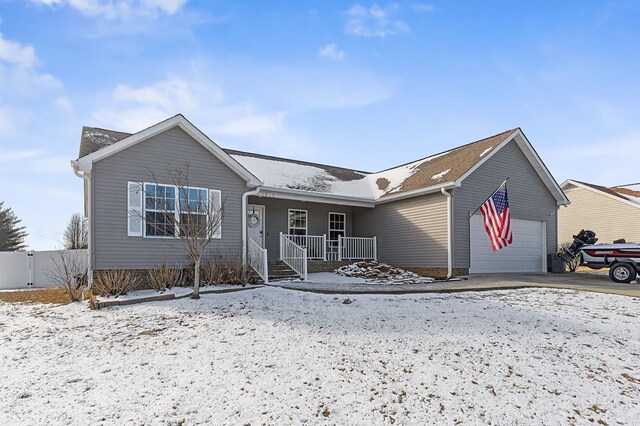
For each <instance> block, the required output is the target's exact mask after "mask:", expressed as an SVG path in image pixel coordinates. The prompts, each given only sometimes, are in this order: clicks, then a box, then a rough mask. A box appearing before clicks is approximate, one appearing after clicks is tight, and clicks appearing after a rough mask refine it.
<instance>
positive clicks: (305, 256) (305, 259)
mask: <svg viewBox="0 0 640 426" xmlns="http://www.w3.org/2000/svg"><path fill="white" fill-rule="evenodd" d="M302 257H303V258H304V264H303V265H302V268H303V271H304V274H303V276H304V281H306V280H307V249H306V248H304V249H302Z"/></svg>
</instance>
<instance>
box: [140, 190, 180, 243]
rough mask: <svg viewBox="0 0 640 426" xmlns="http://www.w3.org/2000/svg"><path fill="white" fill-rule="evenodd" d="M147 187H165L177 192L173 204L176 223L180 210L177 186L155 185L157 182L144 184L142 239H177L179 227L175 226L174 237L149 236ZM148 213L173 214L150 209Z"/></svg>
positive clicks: (169, 211)
mask: <svg viewBox="0 0 640 426" xmlns="http://www.w3.org/2000/svg"><path fill="white" fill-rule="evenodd" d="M147 185H153V186H155V187H158V186H164V187H169V188H173V190H174V191H175V192H174V194H175V195H176V197H174V201H173V202H174V204H173V219H174V223H177V222H176V217H177V215H176V213H177V210H178V199H177V194H178V189H177V188H176V186H175V185H166V184H163V183H155V182H142V188H143V190H142V231H143V232H142V237H143V238H152V239H154V238H160V239H162V238H176V236H177V232H178V231H177V229H178V228H177V227H176V225H175V224H174V225H173V236H172V235H147ZM148 211H150V212H155V213H167V214H169V213H171V210H159V209H148Z"/></svg>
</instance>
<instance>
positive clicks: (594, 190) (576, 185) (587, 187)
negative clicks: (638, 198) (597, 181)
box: [560, 179, 640, 209]
mask: <svg viewBox="0 0 640 426" xmlns="http://www.w3.org/2000/svg"><path fill="white" fill-rule="evenodd" d="M568 185H573V186H575V187H578V188H580V189H588V190H589V191H591V192H595V193H596V194H599V195H603V196H605V197H608V198H611V199H612V200H616V201H620V202H621V203H624V204H628V205H630V206H633V207H636V208H639V209H640V204H636V203H634V202H633V201H631V200H626V199H623V198H619V197H616V196H615V195H611V194H607V193H606V192H603V191H600V190H599V189H597V188H593V187H591V186H589V185H584V184H582V183H580V182H576V181H575V180H572V179H567V180H565V181H564V182H562V185H560V187H561V188H562V189H566V186H568ZM568 191H571V189H568Z"/></svg>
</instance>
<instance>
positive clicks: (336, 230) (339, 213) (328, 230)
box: [327, 212, 347, 241]
mask: <svg viewBox="0 0 640 426" xmlns="http://www.w3.org/2000/svg"><path fill="white" fill-rule="evenodd" d="M331 215H339V216H342V218H343V221H342V223H343V224H344V229H334V228H332V227H331ZM331 231H334V232H340V231H342V236H343V237H346V236H347V214H346V213H343V212H329V214H328V215H327V241H338V240H337V239H335V240H332V239H331Z"/></svg>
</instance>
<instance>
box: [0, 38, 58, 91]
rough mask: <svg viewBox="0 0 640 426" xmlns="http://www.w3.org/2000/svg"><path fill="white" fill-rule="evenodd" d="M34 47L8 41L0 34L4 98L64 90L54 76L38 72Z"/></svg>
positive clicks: (0, 79) (0, 83)
mask: <svg viewBox="0 0 640 426" xmlns="http://www.w3.org/2000/svg"><path fill="white" fill-rule="evenodd" d="M37 64H38V58H37V56H36V53H35V49H34V48H33V46H29V45H24V44H21V43H18V42H15V41H11V40H7V39H5V38H4V36H3V35H2V34H0V89H1V93H2V95H3V97H15V96H17V97H23V98H24V97H33V96H39V95H41V94H42V93H43V92H48V91H49V90H51V89H60V88H62V83H60V81H59V80H58V79H56V78H54V77H53V76H51V75H49V74H46V73H39V72H38V71H37V70H36V67H37Z"/></svg>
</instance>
